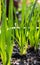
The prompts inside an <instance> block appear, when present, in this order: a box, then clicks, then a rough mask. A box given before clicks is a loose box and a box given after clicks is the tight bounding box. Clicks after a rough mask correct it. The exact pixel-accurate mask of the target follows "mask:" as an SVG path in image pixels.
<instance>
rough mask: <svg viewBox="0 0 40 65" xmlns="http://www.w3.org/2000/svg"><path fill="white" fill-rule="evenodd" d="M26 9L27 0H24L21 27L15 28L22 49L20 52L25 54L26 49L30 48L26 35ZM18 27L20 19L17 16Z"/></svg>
mask: <svg viewBox="0 0 40 65" xmlns="http://www.w3.org/2000/svg"><path fill="white" fill-rule="evenodd" d="M25 11H26V0H23V1H22V13H21V18H22V21H21V23H20V27H19V29H17V28H16V29H15V33H16V41H17V43H18V46H19V49H20V54H21V55H25V54H26V50H27V48H28V42H27V39H26V35H25V29H24V26H25V22H24V19H25ZM16 27H18V20H17V18H16Z"/></svg>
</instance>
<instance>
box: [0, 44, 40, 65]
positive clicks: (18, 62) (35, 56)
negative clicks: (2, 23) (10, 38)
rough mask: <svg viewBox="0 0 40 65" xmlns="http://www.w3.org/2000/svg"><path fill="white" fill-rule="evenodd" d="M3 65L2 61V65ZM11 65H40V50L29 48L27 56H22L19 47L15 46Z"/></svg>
mask: <svg viewBox="0 0 40 65" xmlns="http://www.w3.org/2000/svg"><path fill="white" fill-rule="evenodd" d="M1 64H2V62H1V59H0V65H1ZM11 65H40V50H39V49H38V50H36V51H35V50H34V48H33V47H32V48H29V49H28V50H27V54H26V55H20V54H19V49H18V45H16V46H14V50H13V53H12V58H11Z"/></svg>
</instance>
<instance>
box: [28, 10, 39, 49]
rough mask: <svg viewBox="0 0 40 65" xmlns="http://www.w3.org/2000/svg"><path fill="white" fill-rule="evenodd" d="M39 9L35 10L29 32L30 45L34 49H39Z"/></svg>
mask: <svg viewBox="0 0 40 65" xmlns="http://www.w3.org/2000/svg"><path fill="white" fill-rule="evenodd" d="M37 17H38V16H37V9H34V14H33V16H32V17H31V22H30V32H29V39H30V45H31V46H32V47H34V48H35V47H36V49H38V41H39V30H38V31H37V25H36V23H37Z"/></svg>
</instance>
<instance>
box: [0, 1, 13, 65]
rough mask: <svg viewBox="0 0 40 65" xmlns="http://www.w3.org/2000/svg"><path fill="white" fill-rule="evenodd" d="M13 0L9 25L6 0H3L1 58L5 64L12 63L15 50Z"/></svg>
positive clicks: (9, 14) (10, 7) (10, 3)
mask: <svg viewBox="0 0 40 65" xmlns="http://www.w3.org/2000/svg"><path fill="white" fill-rule="evenodd" d="M12 26H13V0H10V1H9V13H8V25H7V21H6V0H2V26H1V44H0V45H1V58H2V63H3V65H10V60H11V55H12V50H13V39H11V38H12V36H13V31H12V30H10V29H9V30H8V28H10V27H12Z"/></svg>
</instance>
